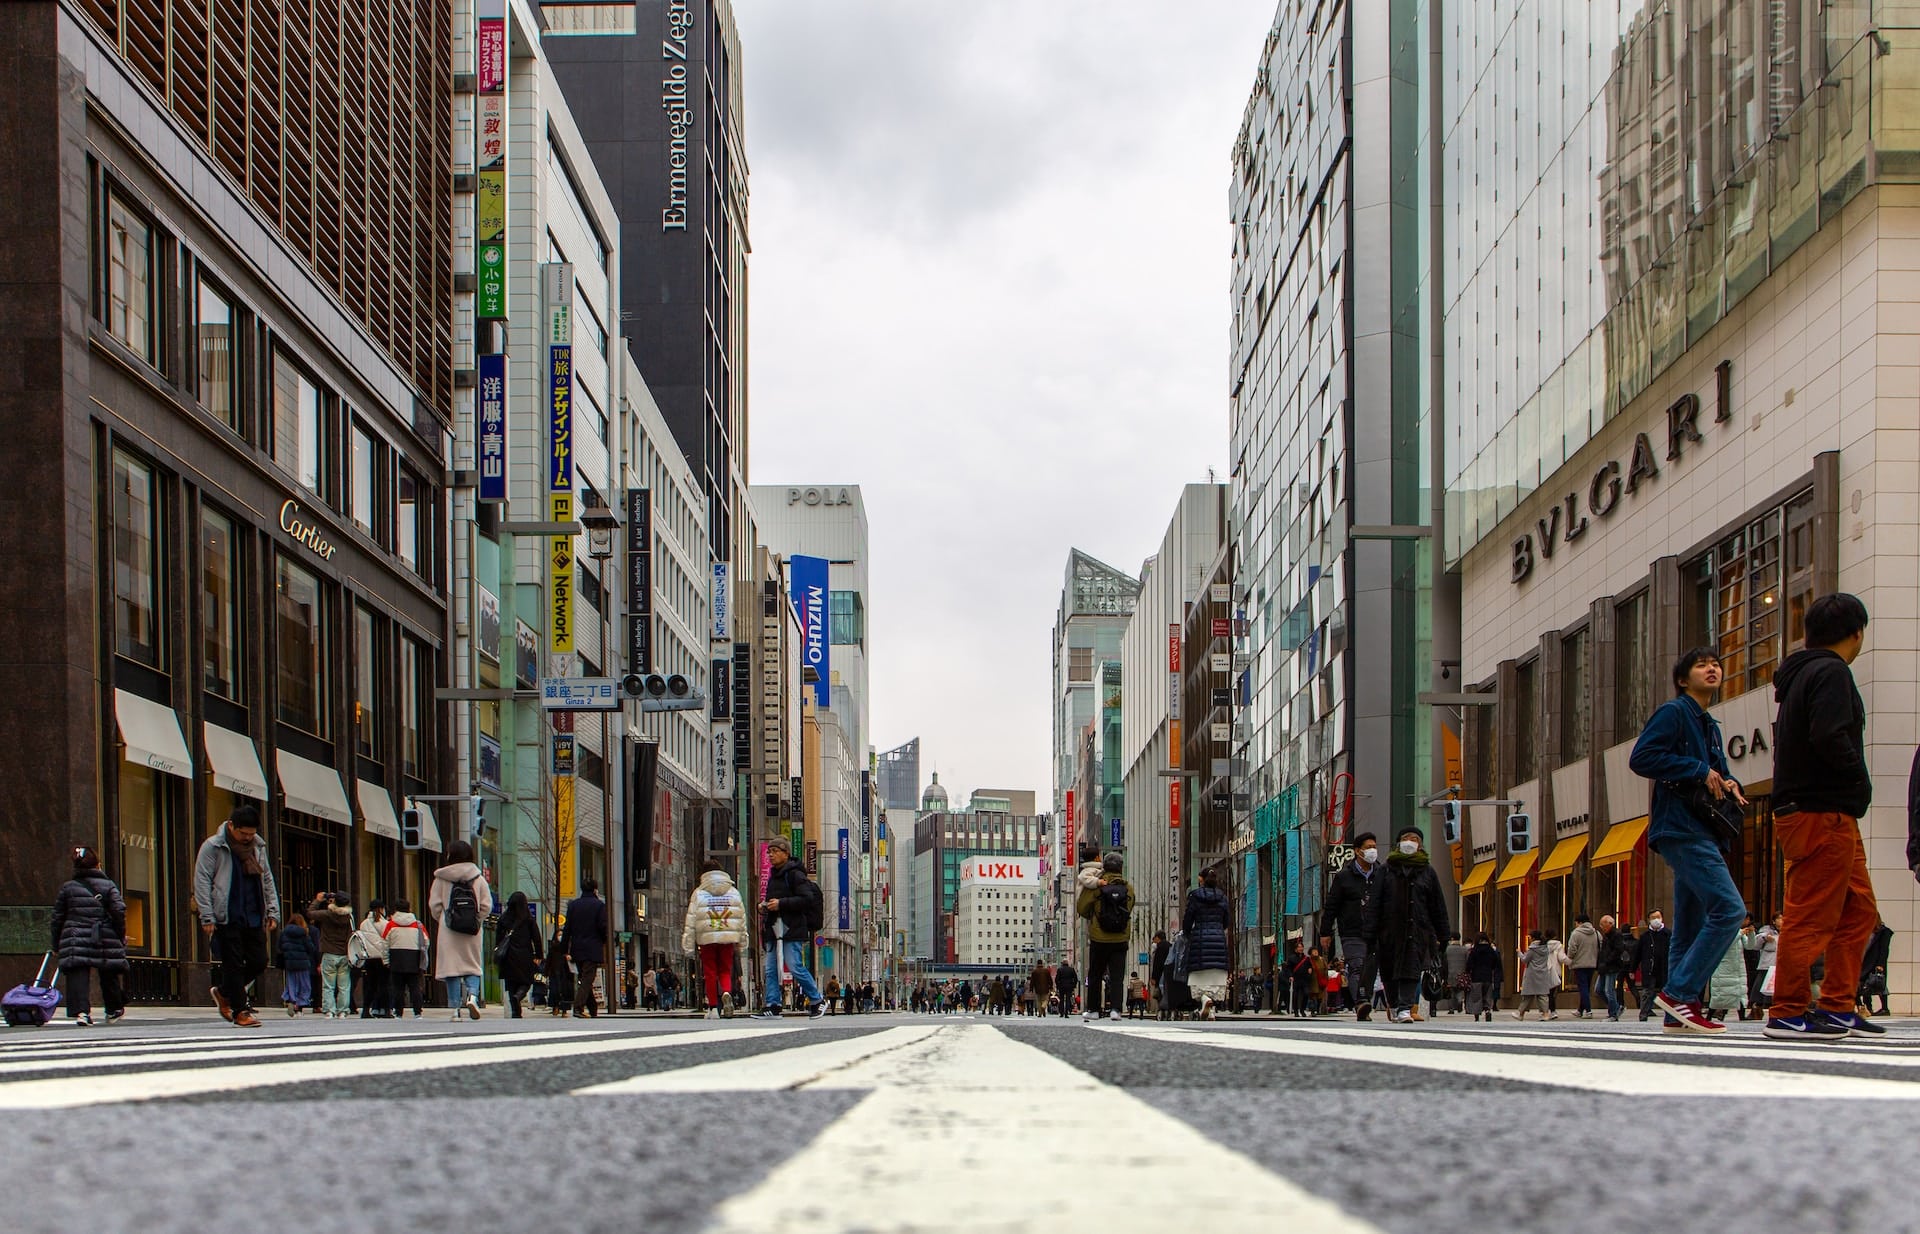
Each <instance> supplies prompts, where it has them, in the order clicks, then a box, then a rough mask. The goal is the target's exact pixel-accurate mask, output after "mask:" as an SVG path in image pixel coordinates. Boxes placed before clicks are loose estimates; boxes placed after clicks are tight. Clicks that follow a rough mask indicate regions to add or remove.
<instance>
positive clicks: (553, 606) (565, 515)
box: [547, 493, 573, 675]
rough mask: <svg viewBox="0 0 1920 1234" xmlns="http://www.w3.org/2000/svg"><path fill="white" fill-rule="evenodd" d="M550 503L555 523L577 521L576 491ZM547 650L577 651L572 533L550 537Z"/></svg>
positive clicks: (557, 652) (559, 495) (568, 653)
mask: <svg viewBox="0 0 1920 1234" xmlns="http://www.w3.org/2000/svg"><path fill="white" fill-rule="evenodd" d="M548 503H549V513H550V515H551V516H552V518H553V521H554V522H556V523H563V522H571V521H572V520H573V494H572V493H555V494H553V495H552V496H551V497H549V498H548ZM547 651H548V652H549V653H550V654H552V655H555V656H562V655H564V656H571V655H572V654H573V537H572V536H550V537H548V539H547ZM560 675H564V674H560Z"/></svg>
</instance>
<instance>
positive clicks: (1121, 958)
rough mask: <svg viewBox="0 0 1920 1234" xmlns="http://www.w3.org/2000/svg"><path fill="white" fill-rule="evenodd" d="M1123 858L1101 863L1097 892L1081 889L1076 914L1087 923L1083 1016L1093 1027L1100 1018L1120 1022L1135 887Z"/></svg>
mask: <svg viewBox="0 0 1920 1234" xmlns="http://www.w3.org/2000/svg"><path fill="white" fill-rule="evenodd" d="M1120 865H1121V859H1120V854H1119V853H1118V852H1117V851H1116V852H1110V853H1108V854H1107V855H1106V856H1104V857H1102V858H1101V859H1100V885H1099V887H1098V888H1093V887H1087V886H1085V885H1084V884H1083V885H1082V886H1081V888H1080V895H1079V897H1078V899H1077V900H1076V902H1075V904H1074V910H1075V911H1076V912H1077V913H1079V915H1080V917H1081V918H1082V920H1084V921H1085V922H1086V923H1087V1009H1086V1012H1085V1013H1084V1014H1083V1015H1082V1016H1081V1019H1082V1020H1083V1021H1085V1022H1088V1023H1091V1022H1093V1021H1094V1020H1098V1019H1099V1018H1100V1017H1101V1014H1102V1009H1103V1008H1104V1011H1105V1015H1106V1018H1107V1019H1109V1020H1118V1019H1119V1018H1120V1008H1121V1007H1122V1005H1123V1004H1122V1003H1121V1001H1120V1000H1121V997H1122V990H1121V984H1120V982H1121V978H1122V976H1123V975H1124V974H1125V972H1126V968H1127V940H1128V938H1129V937H1130V933H1129V931H1130V928H1131V926H1132V924H1133V885H1132V884H1131V883H1129V882H1127V880H1126V879H1125V878H1124V877H1122V875H1121V873H1120Z"/></svg>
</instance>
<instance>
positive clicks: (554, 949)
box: [543, 930, 652, 1015]
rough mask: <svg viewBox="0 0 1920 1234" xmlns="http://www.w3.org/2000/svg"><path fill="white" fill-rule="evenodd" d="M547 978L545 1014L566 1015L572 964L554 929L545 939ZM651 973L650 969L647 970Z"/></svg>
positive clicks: (569, 1004) (570, 1001) (570, 1006)
mask: <svg viewBox="0 0 1920 1234" xmlns="http://www.w3.org/2000/svg"><path fill="white" fill-rule="evenodd" d="M543 968H544V969H545V976H546V978H547V1014H548V1015H566V1014H567V1013H568V1012H570V1011H572V1010H573V965H572V964H570V963H568V962H567V949H566V948H565V947H564V946H562V945H561V943H560V933H559V931H557V930H556V931H555V932H554V933H553V935H552V937H550V938H548V939H547V959H546V963H545V964H544V965H543ZM648 974H649V975H651V974H652V970H651V969H649V970H648Z"/></svg>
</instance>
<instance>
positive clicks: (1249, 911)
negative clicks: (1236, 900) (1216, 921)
mask: <svg viewBox="0 0 1920 1234" xmlns="http://www.w3.org/2000/svg"><path fill="white" fill-rule="evenodd" d="M1242 885H1243V886H1244V887H1245V888H1246V897H1245V900H1244V901H1243V902H1244V904H1245V905H1246V912H1245V915H1244V916H1242V917H1241V919H1240V924H1241V925H1243V926H1245V927H1246V928H1247V929H1249V930H1251V929H1252V928H1253V927H1255V926H1257V925H1259V924H1260V854H1259V853H1248V854H1247V867H1246V874H1245V876H1244V879H1243V883H1242Z"/></svg>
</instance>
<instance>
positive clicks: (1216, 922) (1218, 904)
mask: <svg viewBox="0 0 1920 1234" xmlns="http://www.w3.org/2000/svg"><path fill="white" fill-rule="evenodd" d="M1228 915H1229V910H1228V908H1227V897H1226V893H1224V892H1222V891H1221V890H1220V889H1219V888H1217V887H1195V888H1194V889H1193V890H1192V891H1189V892H1188V893H1187V907H1186V911H1185V912H1183V913H1181V914H1180V928H1181V929H1182V930H1184V931H1185V932H1186V935H1187V971H1188V972H1189V973H1201V972H1206V971H1207V970H1209V969H1219V970H1221V971H1223V972H1224V971H1225V970H1227V969H1229V968H1232V967H1233V950H1232V948H1231V947H1230V946H1229V945H1228V943H1227V918H1228Z"/></svg>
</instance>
